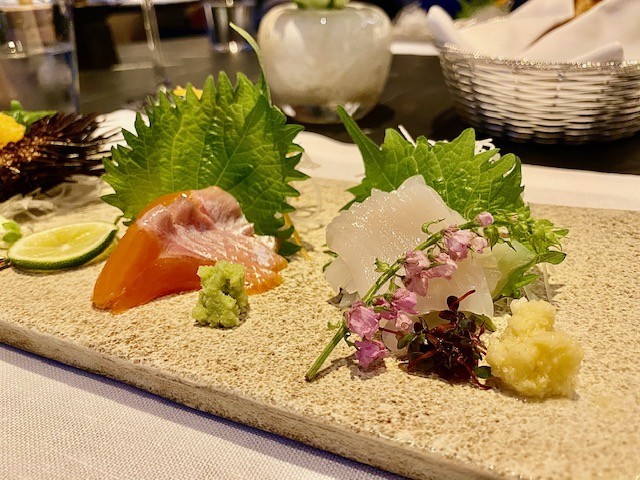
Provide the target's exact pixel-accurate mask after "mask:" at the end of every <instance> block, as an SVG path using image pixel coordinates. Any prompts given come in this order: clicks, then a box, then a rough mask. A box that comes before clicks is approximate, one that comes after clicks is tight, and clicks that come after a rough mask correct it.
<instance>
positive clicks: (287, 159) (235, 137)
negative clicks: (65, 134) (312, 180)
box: [104, 72, 307, 244]
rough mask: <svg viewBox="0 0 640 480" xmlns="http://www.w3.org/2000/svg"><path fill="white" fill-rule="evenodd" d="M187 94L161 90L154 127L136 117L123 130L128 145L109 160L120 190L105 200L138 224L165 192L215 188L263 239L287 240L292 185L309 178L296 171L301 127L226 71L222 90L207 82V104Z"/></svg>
mask: <svg viewBox="0 0 640 480" xmlns="http://www.w3.org/2000/svg"><path fill="white" fill-rule="evenodd" d="M186 91H187V93H186V96H185V97H178V96H175V95H173V94H171V93H167V94H163V93H160V94H159V95H158V102H157V104H154V105H151V106H150V107H148V109H147V111H146V114H147V115H148V117H149V122H148V123H147V122H145V120H144V119H143V118H142V116H141V115H138V117H137V119H136V122H135V133H131V132H127V131H123V134H124V138H125V140H126V142H127V145H126V146H118V147H116V148H114V149H113V150H112V157H111V158H109V159H105V161H104V165H105V170H106V175H105V176H104V179H105V180H106V181H107V182H108V183H109V184H110V185H111V186H112V187H113V189H114V190H115V193H114V194H111V195H107V196H105V197H104V200H105V201H106V202H107V203H109V204H111V205H114V206H115V207H118V208H119V209H120V210H122V212H123V213H124V217H125V218H127V219H130V220H133V219H135V218H136V216H137V215H138V213H139V212H140V210H142V208H144V207H145V206H146V205H147V204H148V203H149V202H151V201H153V200H155V199H156V198H158V197H160V196H162V195H165V194H168V193H173V192H177V191H182V190H191V189H201V188H205V187H209V186H213V185H216V186H218V187H220V188H222V189H223V190H226V191H227V192H229V193H231V194H232V195H233V196H234V197H235V198H236V199H237V200H238V202H239V203H240V205H241V207H242V211H243V212H244V214H245V216H246V218H247V220H249V221H250V222H252V223H253V224H254V225H255V231H256V233H257V234H258V235H273V236H275V237H277V238H279V239H281V240H286V239H287V238H289V237H290V236H291V233H292V230H293V229H292V228H285V221H284V219H283V218H282V214H285V213H287V212H291V211H293V210H294V208H293V207H292V206H291V205H289V204H288V203H287V198H288V197H297V196H299V193H298V191H297V190H296V189H295V188H293V187H292V186H291V185H290V182H291V181H293V180H303V179H305V178H307V176H306V175H305V174H303V173H301V172H299V171H298V170H296V166H297V165H298V163H299V162H300V158H301V155H302V148H301V147H299V146H297V145H295V144H294V143H293V139H294V137H295V136H296V135H297V134H298V132H300V131H301V130H302V127H301V126H299V125H287V124H285V120H286V119H285V116H284V114H282V112H280V110H278V109H277V108H276V107H273V106H272V105H271V104H270V102H269V100H268V98H267V96H266V93H265V91H264V89H263V86H262V85H261V84H257V85H255V84H253V83H252V82H251V81H250V80H249V79H248V78H247V77H246V76H244V75H242V74H239V75H238V79H237V84H236V85H235V86H234V85H232V83H231V81H230V79H229V77H227V75H226V74H225V73H224V72H222V73H220V74H219V76H218V81H217V85H216V83H215V82H214V80H213V77H209V78H208V79H207V80H206V82H205V84H204V87H203V93H202V98H201V99H198V98H197V97H196V95H195V94H194V92H193V90H192V88H191V86H188V87H187V89H186ZM284 244H286V242H285V243H284Z"/></svg>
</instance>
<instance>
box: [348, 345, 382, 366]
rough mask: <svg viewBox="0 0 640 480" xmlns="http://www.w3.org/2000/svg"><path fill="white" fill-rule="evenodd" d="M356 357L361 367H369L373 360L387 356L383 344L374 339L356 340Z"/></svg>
mask: <svg viewBox="0 0 640 480" xmlns="http://www.w3.org/2000/svg"><path fill="white" fill-rule="evenodd" d="M355 346H356V348H357V349H358V350H357V351H356V359H357V360H358V363H360V366H361V367H362V368H369V365H371V364H372V363H373V362H374V361H376V360H377V359H379V358H384V357H386V356H387V350H386V348H385V346H384V345H383V344H382V343H380V342H378V341H376V340H363V341H361V342H360V341H358V340H356V342H355Z"/></svg>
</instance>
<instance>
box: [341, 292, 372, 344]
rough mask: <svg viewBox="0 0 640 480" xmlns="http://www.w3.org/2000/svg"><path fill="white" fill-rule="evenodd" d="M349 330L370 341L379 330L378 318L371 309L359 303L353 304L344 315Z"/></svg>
mask: <svg viewBox="0 0 640 480" xmlns="http://www.w3.org/2000/svg"><path fill="white" fill-rule="evenodd" d="M344 316H345V318H346V319H347V326H348V327H349V330H350V331H352V332H353V333H355V334H356V335H360V336H361V337H362V338H367V339H370V338H371V337H372V336H373V334H374V333H376V332H377V331H378V330H379V329H380V318H379V317H378V315H377V314H376V313H375V312H374V311H373V308H368V307H365V306H364V304H363V303H362V302H361V301H357V302H355V303H354V304H353V305H351V307H349V309H348V310H347V311H346V312H345V314H344Z"/></svg>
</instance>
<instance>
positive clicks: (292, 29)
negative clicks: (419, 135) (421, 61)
mask: <svg viewBox="0 0 640 480" xmlns="http://www.w3.org/2000/svg"><path fill="white" fill-rule="evenodd" d="M258 43H259V45H260V49H261V51H262V56H263V62H264V70H265V75H266V78H267V82H268V84H269V88H270V89H271V95H272V99H273V102H274V103H275V104H276V105H278V106H279V107H280V108H282V110H283V111H284V112H285V113H286V114H287V115H289V116H290V117H293V118H295V119H296V120H297V121H301V122H310V123H334V122H339V121H340V120H339V118H338V116H337V113H336V110H337V107H338V105H342V106H343V107H344V108H345V109H346V110H347V112H349V113H350V114H351V115H352V116H354V117H355V118H359V117H362V116H363V115H364V114H366V113H367V112H368V111H369V110H371V109H372V108H373V107H374V106H375V105H376V103H377V101H378V99H379V97H380V94H381V92H382V89H383V88H384V86H385V83H386V81H387V77H388V75H389V67H390V65H391V52H390V50H389V46H390V44H391V23H390V21H389V18H388V17H387V15H386V14H385V13H384V12H383V11H382V10H381V9H379V8H378V7H375V6H373V5H368V4H363V3H355V2H354V3H349V4H348V5H346V6H345V7H344V8H341V9H302V8H299V7H298V6H297V5H295V4H285V5H280V6H277V7H275V8H273V9H272V10H270V11H269V12H267V14H266V15H265V17H264V18H263V20H262V22H261V23H260V28H259V31H258Z"/></svg>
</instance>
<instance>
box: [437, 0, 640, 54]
mask: <svg viewBox="0 0 640 480" xmlns="http://www.w3.org/2000/svg"><path fill="white" fill-rule="evenodd" d="M574 13H575V9H574V2H573V0H529V1H528V2H527V3H525V4H524V5H522V6H521V7H520V8H518V9H516V10H514V11H513V12H512V13H510V14H509V15H507V16H505V17H503V18H502V19H499V20H496V21H489V22H483V23H477V24H473V25H470V26H467V27H460V28H456V26H455V25H454V23H453V21H452V20H451V18H450V17H449V16H448V14H447V13H446V12H445V11H444V10H442V9H441V8H440V7H432V8H431V9H430V10H429V13H428V15H427V25H428V27H429V28H430V29H431V30H432V32H433V33H434V35H435V37H436V39H437V41H438V43H452V44H454V45H457V46H458V47H459V48H461V49H463V50H467V51H472V52H478V53H481V54H483V55H488V56H494V57H503V58H512V59H524V60H531V61H542V62H578V61H580V62H581V61H591V62H605V61H620V60H636V59H640V34H638V26H639V23H638V22H640V1H638V0H603V1H602V2H601V3H599V4H598V5H596V6H595V7H593V8H592V9H591V10H589V11H588V12H586V13H584V14H582V15H580V16H578V17H576V18H575V19H574V18H573V17H574Z"/></svg>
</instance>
